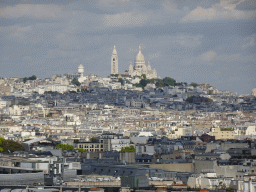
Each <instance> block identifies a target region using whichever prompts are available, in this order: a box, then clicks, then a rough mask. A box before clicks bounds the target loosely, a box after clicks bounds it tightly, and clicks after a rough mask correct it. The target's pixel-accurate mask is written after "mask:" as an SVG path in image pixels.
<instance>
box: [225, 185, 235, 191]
mask: <svg viewBox="0 0 256 192" xmlns="http://www.w3.org/2000/svg"><path fill="white" fill-rule="evenodd" d="M226 190H227V191H235V187H233V186H229V187H227V188H226Z"/></svg>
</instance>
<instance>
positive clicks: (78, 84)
mask: <svg viewBox="0 0 256 192" xmlns="http://www.w3.org/2000/svg"><path fill="white" fill-rule="evenodd" d="M71 83H72V84H74V85H76V86H80V85H81V83H80V82H79V81H78V79H77V78H76V77H75V78H74V79H73V80H72V81H71Z"/></svg>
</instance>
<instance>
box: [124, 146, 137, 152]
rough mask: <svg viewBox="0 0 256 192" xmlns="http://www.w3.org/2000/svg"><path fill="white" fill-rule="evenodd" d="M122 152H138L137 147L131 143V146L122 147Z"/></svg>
mask: <svg viewBox="0 0 256 192" xmlns="http://www.w3.org/2000/svg"><path fill="white" fill-rule="evenodd" d="M121 152H136V149H135V147H134V146H133V145H130V147H128V146H127V147H123V148H122V149H121Z"/></svg>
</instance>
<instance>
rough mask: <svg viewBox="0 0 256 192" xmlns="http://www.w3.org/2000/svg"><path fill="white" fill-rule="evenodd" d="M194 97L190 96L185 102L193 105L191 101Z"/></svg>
mask: <svg viewBox="0 0 256 192" xmlns="http://www.w3.org/2000/svg"><path fill="white" fill-rule="evenodd" d="M195 97H196V96H195V95H192V96H190V97H188V98H187V99H186V101H187V102H189V103H193V99H194V98H195Z"/></svg>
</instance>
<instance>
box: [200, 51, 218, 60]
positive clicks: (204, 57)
mask: <svg viewBox="0 0 256 192" xmlns="http://www.w3.org/2000/svg"><path fill="white" fill-rule="evenodd" d="M215 56H216V52H215V51H208V52H206V53H203V54H202V55H200V56H199V58H200V59H201V60H203V61H211V60H213V58H214V57H215Z"/></svg>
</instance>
